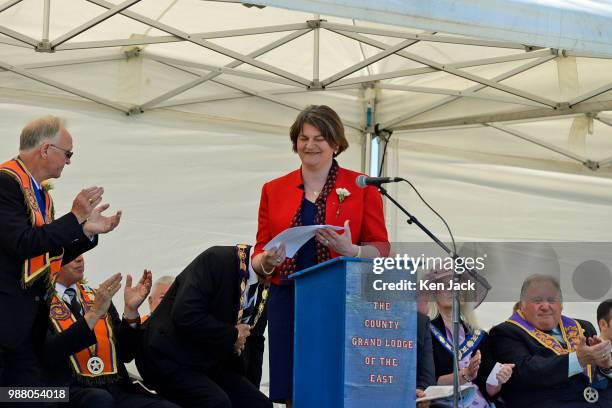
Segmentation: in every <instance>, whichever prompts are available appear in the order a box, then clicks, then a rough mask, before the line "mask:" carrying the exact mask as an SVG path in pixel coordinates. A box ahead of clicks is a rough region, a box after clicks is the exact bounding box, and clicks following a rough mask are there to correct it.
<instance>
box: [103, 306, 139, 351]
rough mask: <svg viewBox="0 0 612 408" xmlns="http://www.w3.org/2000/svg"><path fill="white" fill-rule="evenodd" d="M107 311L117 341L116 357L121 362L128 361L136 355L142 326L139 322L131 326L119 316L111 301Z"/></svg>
mask: <svg viewBox="0 0 612 408" xmlns="http://www.w3.org/2000/svg"><path fill="white" fill-rule="evenodd" d="M108 313H109V314H110V317H111V321H112V322H113V330H114V331H115V333H116V334H115V335H116V339H117V340H116V341H117V357H118V358H119V360H120V361H121V362H123V363H129V362H130V361H132V360H133V359H134V357H135V356H136V351H137V349H138V346H139V344H140V341H141V338H142V328H141V326H140V323H136V324H135V327H132V326H131V325H130V324H129V323H128V322H126V321H125V320H124V319H122V318H120V317H119V313H118V312H117V309H116V308H115V305H113V304H112V303H111V305H110V307H109V309H108Z"/></svg>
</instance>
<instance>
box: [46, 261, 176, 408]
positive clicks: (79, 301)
mask: <svg viewBox="0 0 612 408" xmlns="http://www.w3.org/2000/svg"><path fill="white" fill-rule="evenodd" d="M84 268H85V265H84V261H83V257H82V256H79V257H77V258H76V259H75V260H74V261H72V262H70V263H68V264H66V265H64V266H62V268H61V270H60V271H59V273H58V275H57V281H56V283H55V292H54V294H53V295H52V296H51V299H50V303H51V312H50V315H49V325H50V334H49V336H48V337H47V340H46V343H45V355H44V371H43V373H44V378H45V380H46V383H47V384H48V385H50V386H69V387H70V402H69V406H70V407H74V408H112V407H117V408H119V407H125V408H139V407H143V408H144V407H148V408H178V407H177V406H176V405H174V404H172V403H170V402H168V401H165V400H164V399H162V398H161V397H158V396H156V395H152V394H149V393H147V392H146V391H145V390H143V389H141V388H140V387H139V386H137V385H134V384H132V383H131V381H130V379H129V377H128V373H127V371H126V369H125V365H124V363H125V362H129V361H131V360H132V359H133V358H134V354H135V350H136V348H137V347H138V345H139V343H140V336H141V334H142V332H141V330H140V317H139V315H138V307H139V306H140V305H141V304H142V302H143V301H144V300H145V298H146V297H147V295H148V293H149V291H150V290H151V272H150V271H146V270H145V272H144V273H143V276H142V278H141V279H140V281H139V282H138V283H137V284H136V285H135V286H133V287H132V277H131V276H129V275H128V277H127V279H126V287H125V290H124V300H125V308H124V312H123V319H120V318H119V314H118V313H117V310H116V309H115V306H114V305H113V304H112V302H111V299H112V297H113V295H114V294H115V293H116V292H117V291H118V290H119V288H120V287H121V275H120V274H118V273H117V274H115V275H113V276H111V277H110V278H109V279H107V280H106V281H104V282H103V283H102V284H101V285H100V287H99V288H98V289H97V290H93V289H92V288H90V287H89V286H87V285H86V284H84V283H82V281H83V275H84Z"/></svg>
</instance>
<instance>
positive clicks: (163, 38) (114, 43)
mask: <svg viewBox="0 0 612 408" xmlns="http://www.w3.org/2000/svg"><path fill="white" fill-rule="evenodd" d="M307 28H309V27H308V24H306V23H298V24H284V25H276V26H266V27H255V28H247V29H237V30H224V31H212V32H206V33H193V34H189V35H190V36H191V37H192V38H199V39H212V38H227V37H236V36H244V35H255V34H269V33H278V32H284V31H295V30H304V29H307ZM183 41H187V40H185V39H184V38H181V37H177V36H175V35H159V36H147V37H142V38H123V39H117V40H101V41H80V42H71V43H69V44H62V45H60V46H58V47H56V51H64V50H78V49H86V48H104V47H121V46H133V45H148V44H164V43H172V42H183Z"/></svg>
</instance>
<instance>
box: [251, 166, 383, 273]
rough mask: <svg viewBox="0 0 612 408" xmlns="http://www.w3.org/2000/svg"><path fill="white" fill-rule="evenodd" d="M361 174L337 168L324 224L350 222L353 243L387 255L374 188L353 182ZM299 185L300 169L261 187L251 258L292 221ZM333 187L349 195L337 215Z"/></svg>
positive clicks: (299, 198)
mask: <svg viewBox="0 0 612 408" xmlns="http://www.w3.org/2000/svg"><path fill="white" fill-rule="evenodd" d="M360 174H361V173H357V172H355V171H351V170H347V169H343V168H342V167H340V168H339V169H338V174H337V176H336V184H335V185H334V187H333V189H332V191H330V193H329V194H328V196H327V203H326V206H325V222H326V223H327V224H330V225H338V226H344V221H346V220H350V224H349V225H350V228H351V237H352V240H353V243H354V244H371V245H375V246H376V247H377V248H378V250H379V252H380V253H381V256H386V255H387V254H388V252H389V239H388V237H387V228H386V226H385V217H384V214H383V206H382V199H381V197H380V193H379V192H378V190H377V189H376V188H375V187H372V186H368V187H366V188H359V187H357V185H355V179H356V178H357V176H359V175H360ZM302 185H303V181H302V174H301V170H300V169H297V170H295V171H292V172H291V173H289V174H287V175H285V176H282V177H279V178H277V179H274V180H272V181H269V182H267V183H266V184H264V185H263V188H262V189H261V201H260V203H259V225H258V228H257V244H256V245H255V250H254V252H253V256H255V255H257V254H259V253H261V252H263V247H264V246H265V245H266V244H267V243H268V242H269V241H270V240H271V239H272V238H274V237H275V236H276V235H277V234H279V233H280V232H282V231H284V230H285V229H287V228H289V227H290V225H291V219H292V218H293V216H294V215H295V212H296V211H297V209H298V207H299V206H300V203H301V200H302V197H303V195H304V189H303V187H302ZM336 188H345V189H347V190H348V191H349V192H350V196H348V197H346V198H345V199H344V202H343V203H342V205H341V206H340V212H339V213H338V214H337V210H338V205H340V202H339V200H338V194H336ZM340 233H342V232H340ZM331 256H332V258H335V257H337V256H339V254H337V253H335V252H333V251H331ZM272 282H273V283H278V282H279V276H278V275H275V276H274V277H273V279H272Z"/></svg>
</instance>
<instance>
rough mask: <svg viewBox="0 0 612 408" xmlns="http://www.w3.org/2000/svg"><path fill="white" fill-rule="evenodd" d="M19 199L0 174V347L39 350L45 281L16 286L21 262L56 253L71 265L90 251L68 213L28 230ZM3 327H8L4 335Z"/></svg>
mask: <svg viewBox="0 0 612 408" xmlns="http://www.w3.org/2000/svg"><path fill="white" fill-rule="evenodd" d="M27 211H28V210H27V207H26V204H25V199H24V197H23V194H22V193H21V189H20V187H19V184H18V183H17V182H16V181H15V179H13V178H12V177H11V176H9V175H7V174H0V226H1V230H0V310H2V311H3V312H2V313H0V327H2V328H4V329H3V330H0V348H2V347H6V348H13V347H15V346H17V345H18V344H22V343H24V342H27V341H33V342H34V343H35V346H36V347H37V348H39V347H42V343H43V342H44V338H45V333H46V331H47V320H48V313H49V310H48V308H47V306H46V304H45V302H44V296H45V293H46V282H45V278H44V277H41V278H39V279H38V280H37V281H36V282H34V283H33V284H32V286H31V287H29V288H27V289H22V287H21V274H22V267H23V262H24V261H25V260H26V259H28V258H31V257H33V256H38V255H42V254H44V253H45V252H50V253H51V254H52V255H53V254H56V255H57V254H59V253H61V251H62V248H64V250H65V252H64V258H65V259H66V260H67V261H71V260H72V259H74V258H76V257H77V256H78V255H79V254H81V253H83V252H85V251H87V250H88V249H91V248H93V247H94V246H95V245H96V243H97V239H95V240H94V241H93V242H92V241H90V240H89V239H88V238H87V237H86V236H85V235H84V234H83V228H82V227H81V225H79V223H78V222H77V219H76V217H75V216H74V215H73V214H72V213H68V214H66V215H64V216H63V217H60V218H58V219H57V220H55V221H54V222H52V223H51V224H47V225H45V226H42V227H38V228H33V227H32V226H31V225H30V222H29V220H28V216H27V214H28V213H27ZM7 328H10V330H8V329H7Z"/></svg>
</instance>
